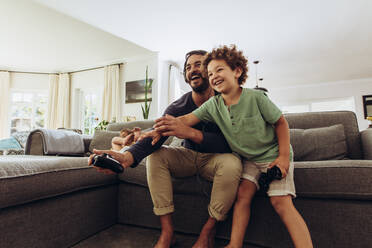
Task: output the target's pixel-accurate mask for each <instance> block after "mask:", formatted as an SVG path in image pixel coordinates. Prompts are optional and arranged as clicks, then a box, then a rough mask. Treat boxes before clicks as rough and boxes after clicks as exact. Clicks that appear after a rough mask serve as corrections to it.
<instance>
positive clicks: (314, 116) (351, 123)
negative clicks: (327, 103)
mask: <svg viewBox="0 0 372 248" xmlns="http://www.w3.org/2000/svg"><path fill="white" fill-rule="evenodd" d="M284 116H285V118H286V119H287V121H288V124H289V128H290V129H309V128H320V127H329V126H333V125H337V124H342V125H343V126H344V130H345V137H346V144H347V147H348V151H347V153H348V154H347V157H348V158H351V159H362V158H363V154H362V146H361V139H360V133H359V128H358V122H357V118H356V115H355V113H354V112H352V111H326V112H307V113H288V114H284Z"/></svg>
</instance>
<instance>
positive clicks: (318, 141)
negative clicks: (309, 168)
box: [290, 124, 347, 161]
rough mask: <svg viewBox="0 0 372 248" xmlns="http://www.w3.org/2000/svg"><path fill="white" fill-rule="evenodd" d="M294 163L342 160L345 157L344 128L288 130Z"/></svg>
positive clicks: (339, 125) (338, 126) (339, 126)
mask: <svg viewBox="0 0 372 248" xmlns="http://www.w3.org/2000/svg"><path fill="white" fill-rule="evenodd" d="M290 136H291V144H292V147H293V153H294V160H295V161H319V160H335V159H344V158H345V157H346V155H347V146H346V140H345V132H344V126H343V125H341V124H338V125H334V126H330V127H321V128H309V129H290Z"/></svg>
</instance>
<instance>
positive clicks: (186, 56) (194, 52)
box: [183, 50, 207, 83]
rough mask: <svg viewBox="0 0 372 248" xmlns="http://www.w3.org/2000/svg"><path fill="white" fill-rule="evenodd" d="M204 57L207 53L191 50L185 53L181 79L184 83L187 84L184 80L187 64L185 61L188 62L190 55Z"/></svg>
mask: <svg viewBox="0 0 372 248" xmlns="http://www.w3.org/2000/svg"><path fill="white" fill-rule="evenodd" d="M195 54H196V55H203V56H204V55H206V54H207V51H204V50H193V51H190V52H188V53H186V55H185V64H184V65H183V78H184V79H185V82H186V83H187V78H186V64H187V60H189V58H190V56H192V55H195Z"/></svg>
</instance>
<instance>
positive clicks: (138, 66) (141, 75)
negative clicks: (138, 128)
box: [122, 54, 159, 120]
mask: <svg viewBox="0 0 372 248" xmlns="http://www.w3.org/2000/svg"><path fill="white" fill-rule="evenodd" d="M146 66H148V76H149V78H153V79H154V82H153V83H152V102H151V107H150V114H149V119H154V118H156V117H158V116H159V115H158V95H159V94H158V86H157V84H158V58H157V54H154V55H153V56H149V57H143V58H138V59H136V60H131V61H128V62H127V63H126V64H125V65H124V67H123V71H122V73H123V74H122V78H123V86H122V97H123V108H122V113H123V116H124V115H126V116H135V117H136V120H143V116H142V110H141V104H142V105H143V103H129V104H126V103H125V83H126V82H130V81H135V80H143V79H145V77H146Z"/></svg>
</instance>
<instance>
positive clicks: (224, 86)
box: [208, 59, 241, 94]
mask: <svg viewBox="0 0 372 248" xmlns="http://www.w3.org/2000/svg"><path fill="white" fill-rule="evenodd" d="M240 75H241V73H239V71H238V70H237V69H235V70H232V69H231V68H230V66H229V65H228V64H227V63H226V62H225V60H222V59H219V60H216V59H214V60H212V61H211V62H209V64H208V77H209V83H210V85H211V86H212V88H213V89H214V90H216V91H218V92H220V93H223V94H226V93H228V92H230V91H231V90H232V89H235V88H239V87H240V86H239V83H238V78H239V76H240Z"/></svg>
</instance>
